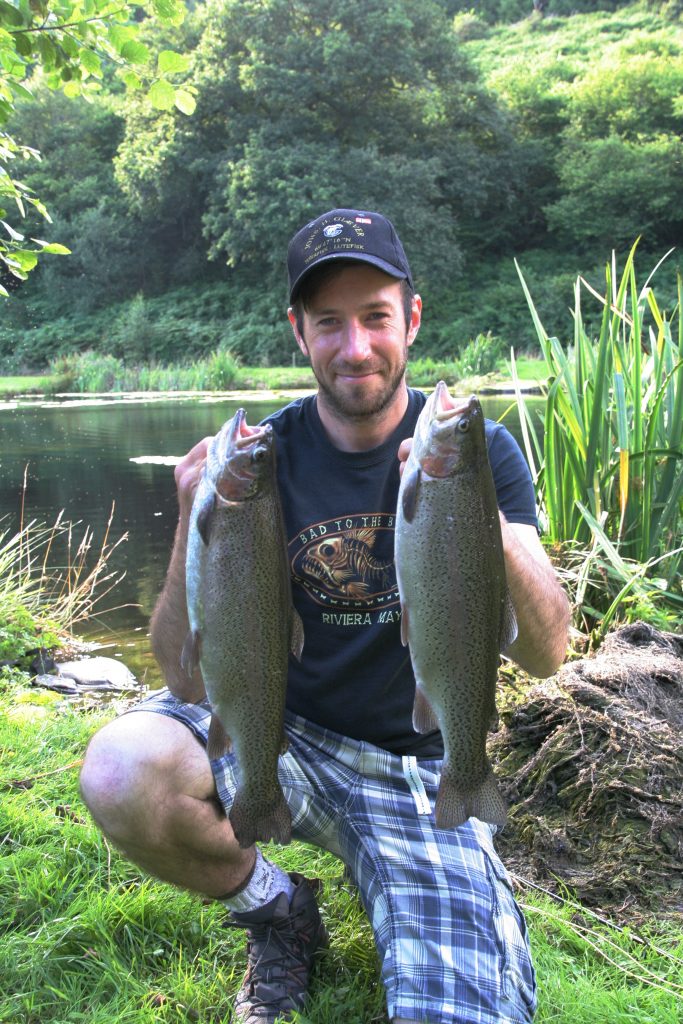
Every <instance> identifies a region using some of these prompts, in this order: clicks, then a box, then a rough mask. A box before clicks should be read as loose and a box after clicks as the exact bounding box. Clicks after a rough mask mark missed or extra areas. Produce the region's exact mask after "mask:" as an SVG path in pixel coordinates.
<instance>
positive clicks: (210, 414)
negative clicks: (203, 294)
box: [0, 393, 519, 686]
mask: <svg viewBox="0 0 683 1024" xmlns="http://www.w3.org/2000/svg"><path fill="white" fill-rule="evenodd" d="M289 397H290V396H285V395H281V396H278V397H275V398H272V399H271V400H269V401H264V400H263V398H262V397H261V396H259V394H258V393H254V394H252V395H245V394H244V393H241V394H235V393H232V394H230V393H228V394H225V395H220V396H219V395H211V396H203V397H197V396H193V397H188V396H168V395H166V396H149V395H146V396H144V398H139V397H137V398H127V399H126V398H122V397H120V396H117V397H114V396H104V397H99V398H98V397H93V396H87V397H74V396H69V397H64V398H60V399H56V400H50V401H46V400H42V399H40V398H34V399H18V400H16V401H11V402H5V403H0V516H5V517H7V518H5V519H3V522H2V524H0V529H3V528H7V527H8V526H11V527H16V526H18V524H19V522H20V515H21V506H22V492H23V482H24V475H26V492H25V496H24V498H23V502H24V521H27V520H30V519H36V520H38V521H41V522H44V523H47V524H52V523H53V522H54V521H55V519H56V517H57V515H58V514H59V512H60V511H61V510H64V516H65V518H66V519H68V520H71V521H73V522H74V523H79V524H80V525H79V526H77V527H76V529H75V531H74V537H75V539H76V543H77V542H78V540H80V537H81V536H82V533H83V530H84V528H85V527H86V526H90V527H92V528H93V531H94V544H95V545H96V546H97V547H98V548H99V546H100V544H101V542H102V538H103V536H104V532H105V529H106V526H107V521H108V520H109V517H110V514H111V509H112V504H113V505H114V517H113V522H112V527H111V533H110V540H112V541H113V540H116V539H117V538H118V537H120V536H121V535H122V534H124V533H127V534H128V538H127V540H126V541H125V542H124V543H122V544H120V545H119V547H118V548H117V549H116V551H115V553H114V555H113V556H112V559H111V563H110V567H111V568H112V569H114V570H118V571H125V574H126V575H125V578H124V579H123V581H122V582H121V583H120V584H119V585H118V586H117V588H116V591H115V593H114V594H111V595H109V596H108V597H107V598H106V599H105V603H104V605H103V607H107V608H111V607H112V606H113V605H124V606H125V607H122V608H119V609H118V610H116V611H109V612H107V614H106V615H104V616H103V617H102V618H101V619H96V620H91V621H90V622H89V623H88V624H87V626H86V627H85V630H84V632H85V634H86V635H87V636H88V637H89V638H95V639H97V640H98V641H101V642H106V643H108V644H110V645H111V647H110V650H109V651H103V652H102V653H103V654H107V653H109V654H111V655H112V656H117V657H122V658H123V660H124V661H125V662H126V664H128V665H129V667H130V668H131V670H132V671H133V672H134V673H135V674H136V675H137V676H138V678H140V679H141V680H143V679H144V681H145V682H146V683H148V684H149V685H152V686H156V685H159V674H158V671H157V669H156V664H155V663H154V661H153V659H152V657H151V654H150V651H149V643H148V636H147V629H148V622H149V616H150V614H151V611H152V609H153V607H154V603H155V601H156V599H157V596H158V594H159V591H160V589H161V587H162V585H163V581H164V576H165V573H166V568H167V565H168V556H169V552H170V548H171V544H172V541H173V535H174V531H175V525H176V518H177V502H176V496H175V486H174V481H173V466H172V465H164V464H163V463H162V462H160V461H158V460H159V458H160V457H180V456H182V455H183V454H185V452H187V451H188V450H189V449H190V448H191V447H192V446H193V445H194V444H195V443H196V442H197V441H198V440H200V439H201V438H202V437H206V436H208V435H211V434H215V433H216V432H217V431H218V430H219V428H220V427H221V425H222V424H223V423H224V422H225V420H226V419H228V418H229V417H230V416H232V414H233V413H234V412H235V410H236V409H237V408H239V407H240V406H243V407H244V408H246V410H247V421H248V422H249V423H250V424H253V423H257V422H258V421H259V420H260V419H262V418H263V417H264V416H267V415H268V414H269V413H271V412H274V411H275V410H276V409H278V408H280V407H281V406H282V405H284V404H285V403H286V402H287V401H288V400H289ZM483 405H484V409H485V412H486V415H487V416H489V417H491V418H492V419H498V418H500V417H501V416H502V415H503V414H504V413H505V412H506V410H509V409H510V407H511V405H512V399H511V398H508V397H505V398H485V399H484V400H483ZM505 423H506V424H507V426H508V428H509V429H510V430H511V431H512V432H513V433H514V434H515V435H516V436H519V421H518V418H517V413H516V411H515V410H514V409H513V410H512V411H511V412H509V413H508V415H506V416H505ZM145 457H154V458H155V459H156V460H157V461H136V462H133V461H131V460H132V459H138V460H140V459H144V458H145ZM60 557H61V558H63V559H64V561H66V557H67V553H66V549H65V548H64V550H63V551H62V552H61V555H60Z"/></svg>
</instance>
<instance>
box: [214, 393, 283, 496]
mask: <svg viewBox="0 0 683 1024" xmlns="http://www.w3.org/2000/svg"><path fill="white" fill-rule="evenodd" d="M206 473H207V475H208V477H209V480H210V482H211V483H212V485H213V487H214V489H215V491H216V493H217V494H218V496H219V498H222V499H223V501H227V502H239V501H249V500H250V499H251V498H255V497H256V496H257V495H258V494H261V493H263V492H264V491H265V490H267V489H268V488H269V487H270V486H271V485H272V484H274V480H275V441H274V434H273V428H272V426H271V424H270V423H264V424H260V425H259V426H257V427H250V426H248V425H247V416H246V413H245V411H244V409H238V410H237V412H236V413H235V415H234V416H233V417H232V419H230V420H228V422H227V423H225V424H224V425H223V427H222V428H221V430H219V432H218V433H217V434H216V436H215V437H214V439H213V441H212V442H211V444H210V446H209V451H208V453H207V460H206Z"/></svg>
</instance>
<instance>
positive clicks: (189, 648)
mask: <svg viewBox="0 0 683 1024" xmlns="http://www.w3.org/2000/svg"><path fill="white" fill-rule="evenodd" d="M200 641H201V637H200V634H199V630H198V629H191V630H190V631H189V633H188V634H187V636H186V637H185V643H184V644H183V649H182V651H181V653H180V667H181V668H182V670H183V672H184V673H185V675H186V676H187V678H188V679H192V676H193V675H194V673H195V669H196V668H197V666H198V665H199V648H200V646H201V644H200Z"/></svg>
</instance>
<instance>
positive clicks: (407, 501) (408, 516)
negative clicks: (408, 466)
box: [401, 466, 422, 523]
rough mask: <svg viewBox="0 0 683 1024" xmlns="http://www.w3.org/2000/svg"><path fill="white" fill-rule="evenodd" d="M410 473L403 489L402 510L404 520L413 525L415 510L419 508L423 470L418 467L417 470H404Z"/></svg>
mask: <svg viewBox="0 0 683 1024" xmlns="http://www.w3.org/2000/svg"><path fill="white" fill-rule="evenodd" d="M406 472H407V473H408V474H409V475H408V479H407V480H404V481H403V487H402V489H401V508H402V510H403V518H404V519H405V521H406V522H407V523H412V521H413V519H414V518H415V510H416V508H417V494H418V490H419V487H420V479H421V477H422V470H421V469H420V467H419V466H418V467H417V468H416V469H413V470H412V471H410V470H404V473H406Z"/></svg>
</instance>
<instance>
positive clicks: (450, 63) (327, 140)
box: [0, 0, 683, 373]
mask: <svg viewBox="0 0 683 1024" xmlns="http://www.w3.org/2000/svg"><path fill="white" fill-rule="evenodd" d="M469 6H471V5H469ZM469 6H468V5H465V4H460V3H457V2H453V0H425V2H424V3H421V4H419V5H415V4H411V3H409V2H408V0H347V2H346V3H345V4H344V5H343V7H342V8H341V9H340V10H335V11H332V9H331V8H330V7H329V4H326V3H323V2H322V0H301V3H298V4H296V5H291V4H290V3H289V2H287V0H263V2H259V3H256V2H253V0H208V2H206V3H197V4H190V5H188V14H187V17H186V18H185V20H184V22H183V23H182V25H176V26H175V27H170V28H169V27H166V28H164V27H160V26H159V25H154V24H153V23H151V22H150V23H149V24H147V23H145V24H144V25H143V29H142V34H143V38H144V39H145V42H146V44H147V46H148V47H149V48H150V49H151V50H152V51H153V52H157V51H158V52H161V51H162V50H166V49H167V48H169V47H170V48H172V49H173V50H175V51H178V52H179V53H183V54H185V55H187V56H188V57H189V70H187V72H185V74H184V75H183V76H181V78H184V82H182V83H181V84H182V85H183V86H184V89H185V90H186V93H187V94H188V95H192V97H193V102H194V101H196V109H195V111H194V113H192V114H191V115H190V116H188V115H187V114H186V113H182V112H180V111H179V110H178V109H177V108H172V109H170V110H158V109H156V108H154V107H153V106H152V105H151V103H150V102H149V99H147V98H145V97H144V96H143V95H142V94H141V93H136V94H133V95H124V93H123V92H122V87H121V85H120V82H119V80H118V79H117V78H115V77H114V76H113V74H111V73H110V72H109V71H108V70H107V68H106V66H105V67H104V71H103V77H102V79H101V88H100V90H99V92H98V93H96V94H93V95H91V96H90V98H89V100H88V101H86V99H85V98H83V97H76V98H69V97H67V96H65V95H64V94H63V93H60V92H56V91H51V90H49V89H48V88H47V87H41V85H40V82H39V81H36V82H34V83H33V85H34V88H33V91H34V99H33V100H31V101H29V100H27V101H26V102H23V103H21V104H20V105H19V108H18V112H17V114H16V116H15V118H14V120H13V122H11V123H10V129H12V130H13V131H15V132H19V131H20V132H21V136H22V139H23V141H24V142H25V143H27V144H30V145H31V146H32V147H36V148H37V149H39V150H40V151H41V153H42V160H41V161H40V162H38V161H37V160H35V159H26V160H25V161H23V162H22V166H21V177H22V181H23V182H24V183H25V185H26V186H27V187H28V188H30V189H33V190H34V191H35V194H36V195H38V196H40V197H41V199H42V200H43V201H44V202H45V203H46V204H47V207H48V208H49V210H50V212H51V214H52V218H53V223H52V225H48V226H46V225H45V224H44V222H41V224H40V225H38V223H37V221H36V223H33V221H32V219H31V217H32V216H34V215H33V214H29V216H28V217H27V219H26V227H25V230H26V234H27V235H34V234H36V233H38V231H40V236H41V237H43V238H44V237H45V236H46V232H47V233H48V239H49V240H50V241H54V242H59V243H61V244H63V245H66V246H68V248H69V249H71V250H72V255H70V256H51V255H45V256H43V257H42V259H41V262H40V264H39V266H38V268H37V269H36V270H35V271H33V272H32V273H31V274H30V275H29V276H28V280H26V281H24V282H20V281H18V279H16V278H15V279H11V276H10V275H5V276H4V279H3V280H4V283H5V284H6V285H13V286H15V287H12V290H11V294H10V297H9V298H7V299H1V300H0V302H1V303H2V306H1V307H0V309H1V313H0V369H4V371H5V372H6V373H9V372H20V371H23V370H27V369H28V370H38V369H42V368H44V367H45V366H46V365H47V364H48V363H50V362H51V361H53V360H55V359H56V358H58V357H61V356H72V355H73V354H75V353H78V352H82V351H85V350H95V351H99V352H102V353H106V354H107V355H111V356H115V357H117V358H120V359H123V360H125V361H126V362H127V363H129V364H143V363H156V364H165V363H169V362H178V361H185V360H186V361H188V362H192V361H195V360H197V359H202V358H206V357H208V356H209V355H210V354H211V353H213V352H215V351H216V350H217V349H229V350H230V351H231V352H232V353H233V354H234V355H235V356H236V357H237V358H238V359H239V360H241V361H242V363H245V364H249V365H254V364H258V363H260V364H262V365H278V364H289V363H291V361H292V343H291V337H290V332H289V327H288V325H287V323H286V320H285V318H284V317H283V311H284V306H285V302H286V294H285V293H286V289H285V269H284V254H285V250H286V244H287V241H288V238H289V237H290V235H291V234H292V232H293V231H294V230H295V229H296V228H297V227H298V226H299V225H300V224H302V223H304V222H305V220H306V219H307V218H310V217H312V216H315V215H316V214H317V213H319V212H321V211H322V210H324V209H326V208H329V207H331V206H339V205H352V206H356V207H361V208H378V209H381V210H382V211H384V212H385V213H387V214H388V215H389V216H390V217H391V218H392V219H393V220H394V221H395V223H396V225H397V228H398V230H399V233H400V234H401V236H402V238H403V240H404V243H405V245H406V248H407V250H408V253H409V256H410V258H411V262H412V264H413V270H414V273H415V277H416V281H417V285H418V288H419V290H420V291H421V293H422V295H423V298H424V300H425V309H426V312H425V321H424V325H423V330H422V332H421V335H420V345H419V352H418V351H417V350H416V351H415V355H416V356H422V357H425V356H429V357H431V358H434V359H451V358H456V357H457V356H458V354H459V353H460V352H461V351H462V350H463V349H464V347H465V346H466V345H467V343H468V341H470V340H471V339H473V338H475V337H476V336H477V335H479V334H487V333H488V332H492V334H493V335H497V336H500V337H502V338H503V339H504V341H505V343H506V344H514V345H515V346H516V348H517V349H523V350H524V349H533V348H534V347H535V345H536V341H535V335H534V333H533V325H532V323H531V320H530V318H529V314H528V309H527V307H526V303H525V299H524V295H523V293H522V289H521V287H520V283H519V279H518V277H517V274H516V271H515V267H514V259H513V258H514V257H516V258H517V260H518V262H519V264H520V266H521V268H522V269H523V272H524V275H525V278H526V280H527V282H528V284H529V288H530V290H531V292H532V294H533V295H534V299H535V302H536V304H537V307H538V310H539V314H540V316H541V318H542V320H543V321H544V323H546V324H548V325H549V326H551V325H554V324H557V323H567V322H570V321H569V318H568V317H567V309H568V308H569V307H571V306H573V286H574V282H575V280H576V277H577V275H578V274H579V273H582V274H584V275H585V276H586V277H587V278H588V280H589V281H591V282H592V283H593V284H595V286H596V287H597V288H598V290H604V266H605V263H606V262H607V261H608V260H609V259H610V255H611V252H612V251H613V250H616V252H617V257H618V258H619V257H620V256H621V257H622V258H623V257H624V255H625V254H626V253H628V251H629V249H630V247H631V245H632V243H633V241H634V240H635V239H636V238H637V237H639V236H640V237H641V242H640V245H639V248H638V263H639V268H640V270H641V276H644V275H645V274H646V273H647V272H649V270H650V269H651V268H652V267H653V266H654V265H655V263H656V262H657V260H658V259H659V258H660V257H661V256H663V255H664V253H665V252H667V250H668V249H669V248H671V247H673V246H675V245H676V244H677V242H678V239H679V238H680V237H681V232H682V230H683V214H682V213H681V211H682V210H683V159H682V153H683V142H682V138H681V135H682V132H683V103H682V102H681V95H683V23H682V16H681V10H683V5H682V4H680V3H678V2H676V0H673V2H668V3H662V4H659V3H654V2H642V3H637V4H629V5H620V4H618V3H614V2H612V3H609V2H607V3H588V2H582V0H574V2H572V3H571V4H570V3H568V2H567V3H565V2H564V0H550V2H548V3H546V4H545V10H544V11H543V13H541V12H538V11H534V10H533V7H532V4H531V3H530V2H529V3H526V2H525V3H520V2H517V0H498V2H496V0H491V2H484V3H482V4H478V5H476V11H477V13H476V14H475V13H473V11H472V10H470V9H469ZM0 17H1V12H0ZM35 216H37V215H35ZM678 260H679V256H678V254H677V253H674V254H673V256H671V257H669V259H668V260H667V261H666V262H665V264H664V266H663V267H662V268H661V269H660V271H659V272H658V279H657V284H658V297H659V302H660V306H662V307H663V308H664V309H667V308H668V309H670V308H671V307H672V306H673V304H674V301H675V269H676V264H677V262H678ZM584 315H585V319H586V322H587V324H588V325H589V326H590V324H591V316H592V315H594V316H595V317H596V318H599V309H597V310H596V311H595V313H594V314H591V311H590V310H585V311H584ZM563 340H564V341H569V340H570V339H569V338H564V339H563Z"/></svg>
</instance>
